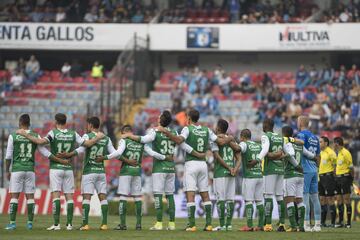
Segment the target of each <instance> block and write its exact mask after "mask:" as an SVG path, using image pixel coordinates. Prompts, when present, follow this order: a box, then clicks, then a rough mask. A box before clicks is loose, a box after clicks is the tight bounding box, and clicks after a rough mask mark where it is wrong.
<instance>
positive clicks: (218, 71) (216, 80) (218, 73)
mask: <svg viewBox="0 0 360 240" xmlns="http://www.w3.org/2000/svg"><path fill="white" fill-rule="evenodd" d="M223 73H224V70H223V68H222V65H221V64H217V65H216V66H215V70H214V77H213V79H212V84H213V85H218V84H219V82H220V79H221V78H222V75H223Z"/></svg>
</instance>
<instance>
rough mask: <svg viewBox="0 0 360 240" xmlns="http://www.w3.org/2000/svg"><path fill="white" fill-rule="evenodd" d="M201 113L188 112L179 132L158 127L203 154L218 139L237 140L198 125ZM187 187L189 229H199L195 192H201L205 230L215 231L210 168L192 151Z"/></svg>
mask: <svg viewBox="0 0 360 240" xmlns="http://www.w3.org/2000/svg"><path fill="white" fill-rule="evenodd" d="M199 118H200V113H199V112H198V111H197V110H195V109H192V110H190V111H189V112H188V113H187V120H188V126H187V127H184V128H183V130H182V131H181V134H180V135H176V134H173V133H171V132H170V131H169V130H167V129H166V128H164V127H158V130H159V131H161V132H162V133H164V134H165V135H166V136H167V137H169V139H171V140H172V141H174V142H175V143H176V144H181V143H183V142H186V143H187V144H188V145H190V146H191V147H192V148H193V149H195V150H196V151H198V152H200V153H205V152H206V151H207V150H208V146H209V143H210V142H216V143H217V144H218V145H219V146H223V145H224V144H228V143H229V142H230V141H232V140H234V138H233V137H232V136H228V137H224V138H220V137H219V138H218V137H217V136H216V135H215V134H214V132H213V131H211V130H210V129H209V128H208V127H204V126H201V125H199V124H198V120H199ZM184 188H185V192H186V199H187V208H188V221H189V222H188V226H187V227H186V231H190V232H194V231H196V226H195V209H196V207H195V193H196V191H199V193H200V196H201V198H202V201H203V204H204V207H205V216H206V224H205V228H204V231H212V229H213V228H212V226H211V220H212V212H211V208H212V206H211V205H212V204H211V201H210V197H209V192H208V191H209V189H208V188H209V182H208V168H207V164H206V160H205V158H198V157H195V156H193V155H191V154H188V153H187V154H186V157H185V173H184Z"/></svg>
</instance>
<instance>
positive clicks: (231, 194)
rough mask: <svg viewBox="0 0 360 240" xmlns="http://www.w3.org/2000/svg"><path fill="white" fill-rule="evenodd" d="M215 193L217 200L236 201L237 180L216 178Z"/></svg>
mask: <svg viewBox="0 0 360 240" xmlns="http://www.w3.org/2000/svg"><path fill="white" fill-rule="evenodd" d="M213 187H214V193H215V196H216V200H218V201H219V200H220V201H226V200H234V199H235V178H234V177H220V178H214V185H213Z"/></svg>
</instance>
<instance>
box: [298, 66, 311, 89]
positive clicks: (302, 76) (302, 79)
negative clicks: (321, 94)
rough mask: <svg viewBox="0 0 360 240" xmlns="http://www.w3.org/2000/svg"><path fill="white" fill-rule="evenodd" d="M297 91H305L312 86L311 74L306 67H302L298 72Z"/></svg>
mask: <svg viewBox="0 0 360 240" xmlns="http://www.w3.org/2000/svg"><path fill="white" fill-rule="evenodd" d="M295 78H296V89H300V90H302V89H304V88H305V87H307V86H308V85H309V84H310V78H309V74H308V72H307V71H306V69H305V67H304V65H302V64H301V65H300V67H299V70H298V71H297V72H296V76H295Z"/></svg>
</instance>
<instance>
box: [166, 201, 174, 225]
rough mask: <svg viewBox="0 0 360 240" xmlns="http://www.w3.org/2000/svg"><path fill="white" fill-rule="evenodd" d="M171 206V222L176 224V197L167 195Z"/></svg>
mask: <svg viewBox="0 0 360 240" xmlns="http://www.w3.org/2000/svg"><path fill="white" fill-rule="evenodd" d="M166 198H167V200H168V204H169V221H170V222H175V200H174V195H166Z"/></svg>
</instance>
